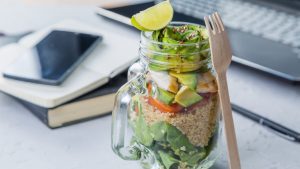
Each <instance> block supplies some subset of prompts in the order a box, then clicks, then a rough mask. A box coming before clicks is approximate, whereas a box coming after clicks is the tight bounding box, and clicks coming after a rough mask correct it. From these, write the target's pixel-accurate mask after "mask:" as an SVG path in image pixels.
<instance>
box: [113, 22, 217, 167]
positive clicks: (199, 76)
mask: <svg viewBox="0 0 300 169" xmlns="http://www.w3.org/2000/svg"><path fill="white" fill-rule="evenodd" d="M186 24H191V23H183V22H172V23H171V24H170V26H182V25H186ZM198 26H199V25H198ZM201 28H202V29H203V30H205V28H204V27H201ZM152 34H153V32H142V33H141V41H140V48H139V55H140V60H139V62H137V63H135V64H133V65H132V66H131V67H130V69H129V71H128V78H129V81H128V82H127V83H126V84H125V85H124V86H122V87H121V89H120V90H119V91H118V93H117V95H116V100H115V107H114V110H113V117H112V118H113V119H112V120H113V121H112V149H113V151H114V152H115V153H116V154H117V155H118V156H120V157H121V158H123V159H124V160H139V161H140V163H141V165H142V167H143V168H144V169H202V168H203V169H204V168H210V167H211V166H212V165H213V163H214V161H215V160H216V158H217V156H218V154H219V153H220V151H219V147H220V146H219V144H220V139H219V138H220V135H221V127H222V125H221V124H220V122H221V114H220V111H219V104H218V90H217V86H216V82H215V76H214V71H213V69H212V68H211V60H210V48H209V41H208V39H207V38H206V39H204V40H202V41H201V42H200V43H188V44H187V43H184V44H175V45H174V44H171V43H162V42H158V41H154V40H151V37H152V36H153V35H152Z"/></svg>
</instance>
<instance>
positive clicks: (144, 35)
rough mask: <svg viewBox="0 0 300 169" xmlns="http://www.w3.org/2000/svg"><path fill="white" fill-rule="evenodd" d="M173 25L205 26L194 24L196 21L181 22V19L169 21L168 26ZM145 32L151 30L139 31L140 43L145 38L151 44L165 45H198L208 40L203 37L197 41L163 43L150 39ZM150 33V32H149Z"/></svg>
mask: <svg viewBox="0 0 300 169" xmlns="http://www.w3.org/2000/svg"><path fill="white" fill-rule="evenodd" d="M170 25H171V26H175V25H178V26H179V25H196V26H199V27H202V28H205V26H203V25H199V24H196V23H191V22H181V21H173V22H170V24H169V26H170ZM147 33H152V32H149V31H142V32H141V43H142V41H143V40H146V41H147V42H146V43H151V44H155V45H165V46H166V45H167V46H174V47H176V46H185V47H186V46H198V45H201V44H205V43H207V42H208V39H205V40H202V41H200V42H197V43H184V44H170V43H165V42H158V41H155V40H152V39H150V38H149V36H147V35H146V34H147ZM151 35H152V34H151Z"/></svg>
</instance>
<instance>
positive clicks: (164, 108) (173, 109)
mask: <svg viewBox="0 0 300 169" xmlns="http://www.w3.org/2000/svg"><path fill="white" fill-rule="evenodd" d="M148 100H149V104H151V105H152V106H154V107H156V108H157V109H158V110H160V111H161V112H170V113H178V112H180V111H181V110H182V109H183V107H182V106H180V105H179V104H177V103H174V104H171V105H167V104H164V103H162V102H160V101H158V100H156V99H154V98H153V97H148Z"/></svg>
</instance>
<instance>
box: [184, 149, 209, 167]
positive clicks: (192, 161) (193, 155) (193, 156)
mask: <svg viewBox="0 0 300 169" xmlns="http://www.w3.org/2000/svg"><path fill="white" fill-rule="evenodd" d="M179 156H180V159H181V160H182V161H183V162H186V163H187V164H188V165H189V166H194V165H196V164H197V163H198V162H199V161H200V160H202V159H204V158H205V157H206V151H205V149H201V150H200V151H194V152H189V153H186V152H180V155H179Z"/></svg>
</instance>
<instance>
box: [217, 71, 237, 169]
mask: <svg viewBox="0 0 300 169" xmlns="http://www.w3.org/2000/svg"><path fill="white" fill-rule="evenodd" d="M217 83H218V86H219V99H220V104H221V109H222V115H223V120H224V128H225V138H226V144H227V153H228V157H229V167H230V169H241V164H240V158H239V152H238V146H237V141H236V135H235V130H234V123H233V118H232V109H231V104H230V98H229V93H228V85H227V78H226V72H223V73H220V74H218V76H217Z"/></svg>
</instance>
